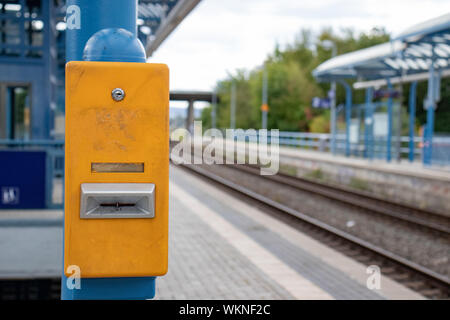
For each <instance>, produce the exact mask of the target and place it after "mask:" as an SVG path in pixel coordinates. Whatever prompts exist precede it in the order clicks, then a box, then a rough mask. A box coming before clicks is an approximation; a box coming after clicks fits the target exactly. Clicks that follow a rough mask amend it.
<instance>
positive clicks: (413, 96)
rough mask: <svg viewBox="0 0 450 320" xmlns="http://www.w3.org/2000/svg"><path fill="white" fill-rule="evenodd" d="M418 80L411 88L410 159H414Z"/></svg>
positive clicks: (411, 160)
mask: <svg viewBox="0 0 450 320" xmlns="http://www.w3.org/2000/svg"><path fill="white" fill-rule="evenodd" d="M416 95H417V81H414V82H413V83H411V86H410V88H409V161H410V162H413V161H414V124H415V119H416Z"/></svg>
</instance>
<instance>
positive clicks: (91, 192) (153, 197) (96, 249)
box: [64, 61, 169, 286]
mask: <svg viewBox="0 0 450 320" xmlns="http://www.w3.org/2000/svg"><path fill="white" fill-rule="evenodd" d="M65 137H66V138H65V141H66V143H65V147H66V158H65V180H66V181H65V222H64V223H65V231H64V270H65V274H66V276H67V277H69V276H71V275H72V273H71V272H69V271H68V270H72V269H71V268H70V267H71V266H76V267H78V268H79V270H80V275H81V286H83V280H84V279H94V278H136V277H138V278H139V277H155V276H161V275H164V274H165V273H166V272H167V264H168V261H167V260H168V259H167V256H168V192H169V189H168V186H169V71H168V68H167V66H166V65H162V64H150V63H129V62H92V61H72V62H69V63H68V64H67V66H66V132H65Z"/></svg>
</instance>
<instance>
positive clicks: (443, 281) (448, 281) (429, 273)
mask: <svg viewBox="0 0 450 320" xmlns="http://www.w3.org/2000/svg"><path fill="white" fill-rule="evenodd" d="M182 166H183V167H185V168H187V169H189V170H191V171H194V172H196V173H197V174H199V175H201V176H204V177H206V178H208V179H210V180H212V181H215V182H216V183H219V184H221V185H224V186H226V187H228V188H229V189H232V190H234V191H237V192H238V193H240V194H243V195H245V196H247V197H249V198H252V199H254V200H256V201H258V202H261V203H263V204H265V205H267V206H268V207H271V208H273V209H275V210H278V211H281V212H283V213H285V214H289V215H291V216H294V217H296V218H298V219H300V220H301V221H303V222H306V223H307V224H310V225H312V226H314V227H316V228H319V229H321V230H324V231H326V232H328V233H330V234H332V235H334V236H337V237H339V238H342V239H344V240H346V241H349V242H351V243H353V244H355V245H357V246H358V247H361V248H363V249H365V250H368V251H370V252H372V253H375V254H377V255H379V256H381V257H383V258H385V259H387V260H390V261H392V262H394V263H396V264H398V265H400V266H402V267H404V268H406V269H409V270H411V271H413V272H415V273H418V274H420V275H421V276H423V277H426V278H428V279H429V280H431V281H433V282H434V283H435V284H437V285H439V286H441V287H445V288H446V290H447V291H448V290H449V288H450V278H448V277H446V276H444V275H442V274H439V273H437V272H435V271H433V270H431V269H428V268H426V267H424V266H421V265H419V264H418V263H415V262H413V261H410V260H408V259H405V258H403V257H401V256H399V255H397V254H395V253H392V252H390V251H388V250H386V249H383V248H381V247H378V246H376V245H373V244H371V243H369V242H367V241H365V240H362V239H360V238H358V237H356V236H354V235H352V234H349V233H347V232H344V231H342V230H339V229H337V228H335V227H333V226H331V225H329V224H327V223H324V222H322V221H320V220H318V219H315V218H312V217H310V216H308V215H306V214H304V213H302V212H300V211H298V210H295V209H292V208H290V207H288V206H286V205H283V204H281V203H279V202H276V201H274V200H272V199H269V198H267V197H265V196H263V195H260V194H258V193H256V192H254V191H252V190H249V189H247V188H245V187H242V186H240V185H238V184H236V183H234V182H232V181H229V180H227V179H225V178H223V177H220V176H218V175H216V174H213V173H211V172H209V171H207V170H204V169H201V168H199V167H198V166H195V165H186V164H182Z"/></svg>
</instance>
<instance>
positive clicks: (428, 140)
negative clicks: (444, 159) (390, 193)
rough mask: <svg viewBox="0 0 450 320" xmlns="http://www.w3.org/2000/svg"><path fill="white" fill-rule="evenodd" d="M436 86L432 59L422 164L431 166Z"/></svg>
mask: <svg viewBox="0 0 450 320" xmlns="http://www.w3.org/2000/svg"><path fill="white" fill-rule="evenodd" d="M436 84H437V78H436V75H435V70H434V59H432V60H431V64H430V75H429V78H428V91H427V99H426V101H425V103H426V106H425V107H426V109H427V124H426V127H425V132H424V150H423V152H424V155H423V164H424V165H427V166H428V165H431V157H432V152H433V151H432V148H433V145H432V144H433V131H434V109H435V107H436V98H437V95H436Z"/></svg>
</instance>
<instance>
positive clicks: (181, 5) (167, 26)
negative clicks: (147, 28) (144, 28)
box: [146, 0, 201, 57]
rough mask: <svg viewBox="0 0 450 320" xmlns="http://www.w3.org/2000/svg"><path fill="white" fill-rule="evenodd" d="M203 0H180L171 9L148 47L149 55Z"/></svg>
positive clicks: (148, 55) (149, 55)
mask: <svg viewBox="0 0 450 320" xmlns="http://www.w3.org/2000/svg"><path fill="white" fill-rule="evenodd" d="M200 1H201V0H180V1H179V2H178V3H177V4H176V5H175V7H174V8H173V9H172V10H171V11H170V13H169V15H168V16H167V18H165V19H164V20H163V21H162V22H161V25H160V26H159V28H158V30H157V31H156V34H155V35H154V38H153V39H152V40H150V41H149V43H148V44H147V47H146V51H147V57H151V56H152V55H153V52H155V51H156V49H158V47H159V46H160V45H161V43H162V42H163V41H164V40H165V39H166V38H167V37H168V36H169V34H171V33H172V31H173V30H174V29H175V28H176V27H177V26H178V25H179V24H180V23H181V21H183V19H184V18H185V17H186V16H187V15H188V14H189V13H190V12H191V11H192V10H193V9H194V8H195V7H196V6H197V4H198V3H199V2H200Z"/></svg>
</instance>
